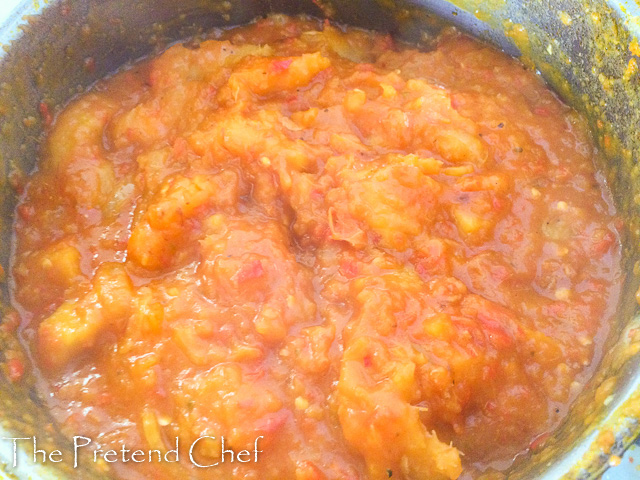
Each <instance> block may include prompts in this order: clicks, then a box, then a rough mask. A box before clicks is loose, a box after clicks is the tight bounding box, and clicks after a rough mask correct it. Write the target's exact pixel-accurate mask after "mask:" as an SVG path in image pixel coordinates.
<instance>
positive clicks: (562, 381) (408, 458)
mask: <svg viewBox="0 0 640 480" xmlns="http://www.w3.org/2000/svg"><path fill="white" fill-rule="evenodd" d="M596 155H597V152H596V150H595V148H594V145H593V143H592V140H591V138H590V134H589V131H588V129H587V127H586V124H585V122H584V121H583V119H582V118H581V117H580V116H579V115H578V114H576V113H575V112H574V111H572V110H571V109H569V108H568V107H567V106H565V105H563V104H562V103H561V102H560V101H559V100H558V99H557V98H556V97H555V96H554V95H553V94H552V93H551V92H550V91H549V90H548V89H547V87H546V86H545V85H544V83H543V82H542V81H541V80H540V78H538V77H537V76H536V75H534V74H533V73H532V72H530V71H528V70H526V69H525V68H523V66H522V65H521V64H520V63H518V62H517V61H515V60H513V59H511V58H509V57H507V56H506V55H504V54H503V53H500V52H497V51H495V50H493V49H491V48H489V47H487V46H486V45H483V44H481V43H478V42H477V41H475V40H472V39H470V38H468V37H466V36H463V35H460V34H457V33H455V32H446V33H444V34H443V35H441V37H440V38H439V39H438V41H437V45H436V47H435V48H434V49H433V50H432V51H429V52H421V51H418V50H415V49H412V48H410V47H408V46H404V45H400V44H396V43H395V42H394V41H393V39H392V38H390V37H389V36H383V35H380V34H375V33H370V32H365V31H361V30H356V29H342V28H340V27H337V26H333V25H330V24H328V23H324V24H323V23H321V22H319V21H316V20H313V19H307V18H287V17H282V16H276V17H269V18H267V19H264V20H260V21H257V22H256V23H254V24H252V25H249V26H246V27H241V28H235V29H232V30H228V31H224V32H217V33H215V34H212V39H211V40H207V41H203V42H201V43H199V44H198V45H193V44H189V45H176V46H173V47H171V48H169V49H168V50H167V51H166V52H164V53H163V54H161V55H160V56H158V57H156V58H153V59H151V60H149V61H146V62H144V63H141V64H138V65H136V66H134V67H132V68H130V69H128V70H126V71H123V72H121V73H119V74H117V75H115V76H114V77H113V78H110V79H107V80H104V81H102V82H101V83H99V84H98V85H97V86H96V87H95V88H94V89H93V90H92V91H91V92H89V93H87V94H85V95H83V96H81V97H79V98H78V99H76V100H75V101H73V102H72V103H71V104H70V105H69V106H68V107H67V108H65V109H64V110H63V111H62V112H61V113H60V114H59V115H58V116H57V118H56V120H55V122H54V123H53V125H52V126H51V128H50V130H49V132H48V134H47V138H46V141H45V145H44V148H43V153H42V158H41V159H40V162H39V167H38V170H37V171H36V172H35V173H34V174H33V175H32V177H31V178H30V180H29V183H28V185H27V189H26V191H25V193H24V195H23V197H22V199H21V202H20V204H19V206H18V208H17V220H16V224H15V232H16V233H15V235H16V247H15V255H14V261H13V269H12V276H13V294H14V299H15V302H16V306H17V307H18V308H19V311H20V312H21V315H22V322H23V336H24V338H26V339H28V344H29V348H30V349H31V351H32V352H33V355H34V358H35V359H36V363H37V369H38V371H40V372H41V374H42V381H41V387H40V388H41V390H42V392H43V395H44V396H45V398H46V399H47V402H48V404H49V407H50V408H51V410H52V412H53V414H54V416H55V418H56V419H57V421H58V422H59V423H60V424H61V425H62V426H63V428H64V430H65V431H66V432H69V434H70V435H85V436H87V437H91V438H93V439H94V440H95V441H96V442H97V443H99V444H100V446H101V449H102V450H108V449H109V448H113V449H115V450H119V449H120V447H121V446H122V445H126V446H127V448H129V449H131V450H135V449H142V450H143V451H145V452H147V451H149V450H152V449H156V450H159V451H161V452H166V451H168V450H170V449H172V448H175V444H176V438H178V440H179V442H180V445H182V446H183V447H182V448H186V449H188V446H189V445H193V444H194V442H196V440H198V439H201V440H199V441H197V442H196V443H195V447H194V450H193V458H194V459H195V461H197V462H198V463H200V464H206V465H212V464H214V463H216V462H219V461H220V459H221V457H220V455H221V438H222V437H224V442H225V448H232V449H233V450H234V451H235V452H239V451H242V450H247V451H249V452H250V453H251V452H253V450H254V448H255V442H256V439H258V438H260V440H259V442H260V443H259V449H260V450H261V453H260V457H259V459H258V461H257V462H255V461H253V453H251V455H250V457H251V458H250V460H251V461H249V462H246V463H245V462H238V461H235V462H233V463H232V462H225V463H222V462H220V464H219V465H218V466H216V467H215V468H214V469H198V468H195V466H194V465H193V462H191V461H189V458H188V456H187V451H186V450H183V451H181V452H180V454H181V457H180V462H178V463H168V462H160V461H144V462H141V463H138V464H133V463H132V462H129V463H124V462H116V463H114V464H111V467H112V468H113V469H114V470H115V472H116V474H117V475H119V476H120V477H121V478H126V479H139V478H140V479H141V478H153V479H160V480H161V479H170V478H211V475H213V474H215V476H216V478H221V479H233V480H236V479H246V480H276V479H277V480H288V479H292V480H338V479H343V480H382V479H387V478H393V479H401V480H402V479H405V480H417V479H429V480H439V479H450V480H454V479H457V478H470V477H474V476H476V475H477V473H478V472H480V471H482V470H485V469H486V468H489V467H491V468H496V469H504V468H506V467H508V466H509V464H510V463H511V461H512V459H513V458H514V457H515V456H517V455H519V454H523V453H525V452H526V451H527V450H528V449H530V448H531V447H532V446H533V447H535V445H536V442H537V440H536V439H539V438H543V436H544V435H545V434H547V433H548V432H551V431H552V430H553V429H554V428H555V427H556V426H557V425H558V423H559V422H560V421H561V420H562V418H563V416H564V415H565V414H566V411H567V408H568V406H569V404H570V402H571V401H572V400H573V399H574V398H575V396H576V395H577V393H579V391H580V390H581V388H582V385H583V384H584V382H585V381H586V380H588V378H589V375H590V373H591V371H592V369H593V367H594V364H595V362H597V361H598V360H599V357H600V354H601V352H600V349H601V347H602V341H603V339H604V338H605V336H606V334H607V333H608V323H609V321H610V320H611V317H612V312H613V309H614V308H615V306H616V305H617V300H618V295H619V285H620V241H619V236H618V233H617V230H616V226H617V219H616V216H615V210H614V209H613V206H612V202H611V200H610V195H609V193H608V192H607V190H606V187H605V186H604V184H603V182H602V181H601V180H600V177H599V175H598V174H597V172H596V170H595V167H594V159H595V157H596ZM541 436H542V437H541ZM202 437H215V439H213V438H202ZM461 452H462V453H463V454H464V455H461ZM145 458H147V457H145ZM245 458H246V457H245ZM212 472H214V473H212Z"/></svg>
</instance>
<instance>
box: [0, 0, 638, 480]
mask: <svg viewBox="0 0 640 480" xmlns="http://www.w3.org/2000/svg"><path fill="white" fill-rule="evenodd" d="M270 12H283V13H291V14H295V13H310V14H313V15H316V16H327V17H330V18H332V19H334V20H336V21H339V22H344V23H347V24H351V25H357V26H361V27H366V28H372V29H377V30H381V31H388V32H391V33H393V34H394V35H396V36H398V37H400V38H403V39H406V40H408V41H411V42H414V43H419V44H420V43H422V44H428V43H429V40H430V39H433V36H434V35H435V33H436V32H437V31H438V29H440V28H441V27H442V26H443V24H444V22H443V21H446V22H452V23H453V24H455V25H457V26H458V27H460V28H461V29H463V30H466V31H469V32H471V33H473V34H474V35H476V36H479V37H480V38H483V39H485V40H486V41H488V42H490V43H493V44H495V45H497V46H498V47H500V48H502V49H504V50H505V51H507V52H508V53H510V54H513V55H517V56H521V58H522V61H523V62H524V63H525V64H526V65H527V66H529V67H531V68H535V69H537V71H538V72H539V73H540V74H541V75H543V76H544V78H545V79H546V80H547V82H548V83H549V84H550V85H551V86H552V87H553V88H554V89H555V90H556V91H557V92H558V94H559V95H560V96H562V97H563V98H564V99H565V101H567V102H568V103H570V104H571V105H573V106H574V107H575V108H577V109H578V110H580V111H582V112H584V113H585V115H586V116H587V117H588V119H589V121H590V123H591V126H592V128H593V131H594V134H595V136H596V138H597V141H598V143H599V145H600V147H601V149H602V150H603V152H604V153H605V155H604V159H603V161H602V164H601V165H598V167H599V168H600V169H601V170H602V172H603V174H604V176H605V178H606V180H607V182H608V184H609V186H610V188H611V190H612V192H613V194H614V197H615V201H616V204H617V208H618V211H619V213H620V214H621V216H622V217H623V218H624V219H625V225H626V231H625V233H624V235H623V237H624V238H623V240H624V259H623V261H624V271H625V272H626V277H625V279H624V289H623V295H622V300H621V303H620V305H619V308H618V313H617V316H616V319H615V325H614V328H613V329H612V333H611V335H610V338H609V339H608V340H607V342H606V345H605V352H606V353H605V355H604V359H603V361H602V362H601V365H600V366H599V368H598V370H597V371H596V373H595V375H594V377H593V378H592V379H591V381H590V382H589V383H588V384H587V385H586V387H585V389H584V391H583V392H582V394H581V395H580V397H579V398H578V400H577V401H576V402H575V404H574V405H573V407H572V409H571V412H570V414H569V416H568V418H567V419H566V421H565V422H564V423H563V424H562V425H561V427H560V428H559V429H558V430H557V431H555V432H553V434H552V435H551V436H550V437H549V438H548V439H546V441H545V442H544V445H543V446H542V447H541V448H539V449H537V450H536V451H535V452H534V453H531V454H529V455H528V456H526V458H523V459H520V460H519V461H517V462H516V463H515V465H514V467H513V468H512V469H511V470H510V471H509V472H507V473H506V474H505V475H506V476H507V477H508V478H509V479H514V480H517V479H534V478H535V479H548V480H551V479H560V478H566V479H580V480H587V479H591V478H598V477H599V476H600V475H601V474H602V472H603V470H604V469H605V468H606V467H607V465H609V463H610V461H611V459H612V458H613V459H616V458H617V456H621V455H622V454H623V452H624V450H625V449H626V448H627V447H628V446H629V445H630V444H631V443H632V442H633V441H634V439H635V438H636V436H637V435H638V433H639V432H640V368H639V362H640V353H639V352H640V320H639V319H638V317H637V316H636V311H637V302H636V300H635V292H636V291H637V290H638V283H639V279H638V275H639V274H640V263H639V262H638V260H639V259H640V238H639V237H640V181H639V180H638V175H639V174H640V165H638V164H637V162H636V159H637V158H640V134H639V133H638V125H640V105H639V101H640V84H639V83H638V82H639V79H638V76H639V75H640V74H639V73H638V64H637V62H640V58H638V57H637V56H636V55H640V46H638V42H637V36H638V34H640V9H639V7H638V4H637V3H636V2H632V1H628V2H626V1H621V0H608V1H603V0H555V1H553V2H550V1H541V0H539V1H532V2H523V1H521V0H457V1H455V2H445V1H442V0H398V1H394V0H314V1H313V2H312V1H311V0H309V1H307V0H237V1H235V0H225V1H218V0H182V1H180V2H177V1H175V0H137V1H135V2H130V1H123V0H51V1H50V2H49V3H43V4H40V3H39V2H38V1H35V3H32V1H31V0H29V1H23V2H22V3H21V4H20V6H19V7H18V8H17V9H16V10H15V12H14V14H13V15H12V16H10V17H9V18H8V19H7V20H6V22H5V24H4V26H3V27H2V29H1V30H0V41H2V42H3V43H5V53H4V55H3V59H2V64H1V65H0V166H1V170H0V235H1V237H0V238H2V242H0V262H1V264H2V266H3V267H4V270H5V271H6V272H8V271H9V258H10V253H11V235H12V231H11V226H12V215H13V209H14V206H15V197H16V193H15V192H14V190H13V189H12V188H11V183H12V179H15V178H16V177H17V176H19V175H21V174H24V173H28V172H29V171H30V170H31V169H32V168H33V166H34V162H35V159H36V158H37V151H38V144H39V140H40V139H41V132H42V127H43V121H44V119H45V118H44V117H46V116H47V112H48V111H53V110H54V109H55V108H56V107H57V106H60V105H63V104H64V103H65V102H67V101H68V100H69V99H70V98H71V97H73V96H74V95H76V94H78V93H79V92H82V91H83V90H84V89H86V88H87V87H89V86H90V85H91V84H92V83H93V82H95V81H96V80H98V79H99V78H101V77H103V76H105V75H107V74H109V73H111V72H113V71H114V70H116V69H118V68H120V67H122V66H123V65H126V64H127V63H128V62H132V61H133V60H135V59H138V58H140V57H142V56H144V55H148V54H151V53H154V52H156V51H160V50H161V49H162V48H165V47H166V46H167V45H168V44H170V43H171V42H174V41H176V40H178V39H181V38H185V37H192V36H196V37H197V36H199V35H201V34H203V33H204V32H206V31H208V30H209V29H211V28H212V27H219V26H224V25H233V24H239V23H244V22H248V21H250V20H251V19H253V18H255V17H256V16H260V15H265V14H267V13H270ZM8 289H9V286H8V284H7V280H6V279H5V280H3V283H2V292H1V294H0V295H1V298H0V305H1V306H2V308H6V306H7V305H8V302H9V295H8ZM0 330H2V329H0ZM16 342H17V339H16V338H14V337H12V336H11V335H8V334H6V333H0V355H1V354H2V352H4V351H7V349H9V348H11V347H13V346H15V345H16ZM1 359H2V358H1V357H0V360H1ZM35 392H36V390H35V388H34V384H33V381H32V380H31V379H29V378H27V380H26V381H25V382H22V383H21V384H20V385H14V384H12V383H11V382H10V381H9V380H8V379H7V378H5V377H4V375H0V422H1V424H0V425H1V426H2V431H0V437H31V436H33V435H37V436H38V443H39V447H40V446H41V447H42V448H45V449H48V450H49V451H50V450H53V449H64V448H68V441H67V440H65V439H63V438H62V437H61V436H60V435H59V433H58V432H57V430H56V427H55V425H53V424H52V423H51V420H50V418H49V417H48V414H47V412H46V411H44V409H43V408H42V402H41V400H40V399H39V398H38V395H37V394H36V393H35ZM603 438H608V439H613V444H612V445H611V442H603V441H602V439H603ZM65 445H67V447H65ZM53 446H55V447H53ZM12 454H13V452H12V448H11V443H10V442H9V443H7V442H6V441H5V443H4V444H3V445H2V446H0V460H2V461H3V462H4V463H9V466H7V467H6V470H7V472H9V471H10V472H12V473H14V474H17V475H18V477H19V478H28V477H27V476H28V475H30V476H35V477H38V478H91V479H94V478H100V477H101V476H103V475H104V476H108V472H101V471H96V470H95V469H94V470H92V469H90V468H95V466H91V467H89V466H87V467H82V468H77V469H74V468H73V465H67V464H64V463H61V464H56V466H55V468H48V467H47V465H46V464H45V466H44V467H43V466H41V465H39V466H38V467H36V468H35V470H34V469H32V468H31V467H32V466H33V462H32V461H30V460H29V459H27V457H26V456H25V455H26V454H25V452H23V451H18V465H19V467H18V469H13V468H12V467H11V465H10V464H11V463H12V458H11V456H12ZM67 458H69V457H67ZM25 467H30V468H29V469H28V470H25ZM0 473H1V472H0ZM0 476H1V475H0ZM485 478H486V479H487V480H488V479H493V478H503V475H502V474H487V475H486V476H485Z"/></svg>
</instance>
